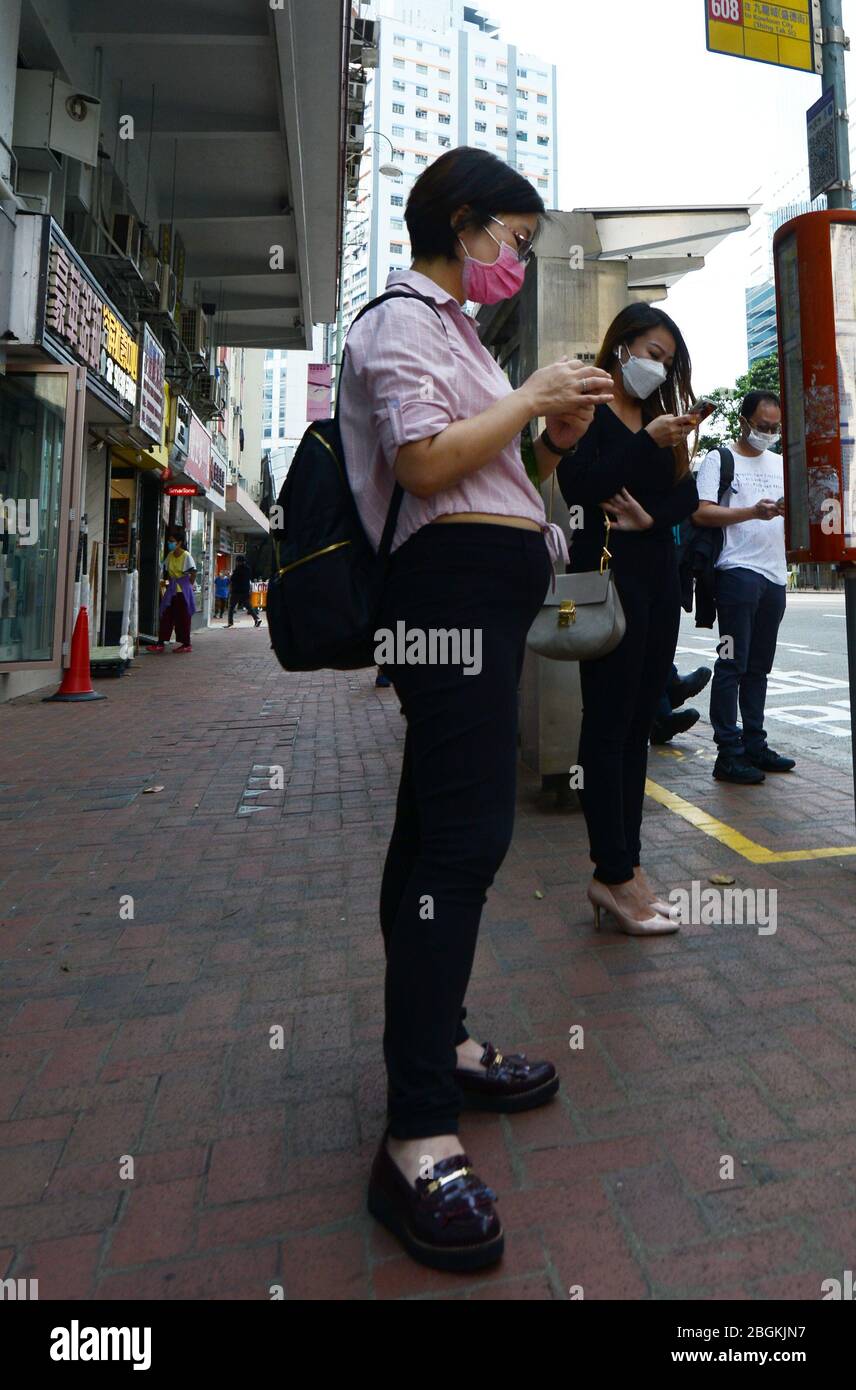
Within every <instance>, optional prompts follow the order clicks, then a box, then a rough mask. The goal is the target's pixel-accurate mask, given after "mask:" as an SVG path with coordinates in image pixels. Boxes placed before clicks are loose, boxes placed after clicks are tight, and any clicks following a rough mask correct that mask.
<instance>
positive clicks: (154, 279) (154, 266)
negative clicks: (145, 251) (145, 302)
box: [140, 256, 163, 302]
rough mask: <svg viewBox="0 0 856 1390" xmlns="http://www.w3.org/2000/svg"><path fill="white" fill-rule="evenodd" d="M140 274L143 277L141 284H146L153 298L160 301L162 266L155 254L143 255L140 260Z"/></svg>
mask: <svg viewBox="0 0 856 1390" xmlns="http://www.w3.org/2000/svg"><path fill="white" fill-rule="evenodd" d="M140 274H141V275H142V277H143V284H144V285H148V287H149V289H150V290H151V291H152V293H153V294H154V296H155V298H156V299H157V300H158V302H160V293H161V285H162V284H163V266H162V264H161V262H160V261H159V260H158V258H157V256H143V259H142V260H141V261H140Z"/></svg>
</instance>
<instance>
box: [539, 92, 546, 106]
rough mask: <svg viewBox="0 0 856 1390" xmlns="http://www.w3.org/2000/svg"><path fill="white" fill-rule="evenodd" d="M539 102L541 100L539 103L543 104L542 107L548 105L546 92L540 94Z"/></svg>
mask: <svg viewBox="0 0 856 1390" xmlns="http://www.w3.org/2000/svg"><path fill="white" fill-rule="evenodd" d="M538 100H539V102H540V103H541V105H542V106H546V105H547V93H546V92H539V93H538Z"/></svg>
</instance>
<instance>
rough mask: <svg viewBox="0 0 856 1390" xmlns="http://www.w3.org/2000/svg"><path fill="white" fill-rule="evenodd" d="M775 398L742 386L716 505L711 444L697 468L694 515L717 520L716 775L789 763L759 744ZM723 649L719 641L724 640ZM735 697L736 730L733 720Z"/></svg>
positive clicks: (777, 588) (772, 533) (775, 473)
mask: <svg viewBox="0 0 856 1390" xmlns="http://www.w3.org/2000/svg"><path fill="white" fill-rule="evenodd" d="M781 422H782V410H781V404H780V401H779V397H778V396H777V395H776V394H775V393H774V392H772V391H750V392H749V394H748V396H746V397H745V399H744V401H743V403H742V405H741V409H740V426H741V429H740V438H739V439H738V440H737V441H736V442H735V443H732V444H729V445H728V446H727V447H728V448H729V449H730V450H731V453H732V454H733V456H734V481H733V482H732V484H731V488H730V490H729V492H728V493H726V495H725V497H724V498H723V505H722V506H720V505H719V502H718V498H719V491H720V487H719V480H720V454H719V451H718V450H717V449H713V450H712V451H711V452H710V453H709V454H708V455H707V457H706V458H705V459H704V460H703V462H702V465H701V467H700V468H699V471H698V475H697V477H696V483H697V486H698V495H699V498H700V500H701V505H700V507H699V509H698V511H697V512H696V513H695V516H694V517H693V520H694V521H695V522H696V524H697V525H699V526H721V527H722V528H723V545H722V550H721V552H720V554H719V558H718V559H717V561H716V568H715V574H714V593H715V599H716V611H717V616H718V619H719V637H720V643H719V645H720V651H721V653H723V654H721V655H720V656H719V659H718V660H717V662H716V665H715V666H714V669H713V682H712V684H711V687H710V722H711V724H712V725H713V734H714V738H715V740H716V744H717V747H718V749H719V752H718V755H717V759H716V763H715V765H714V769H713V775H714V777H715V778H716V779H717V780H718V781H720V782H736V783H737V784H739V785H743V786H746V785H750V784H752V783H757V782H763V781H764V777H765V774H766V773H767V772H790V771H791V768H793V767H794V766H795V763H794V759H793V758H785V757H783V756H782V755H781V754H779V753H776V752H775V751H774V749H772V748H770V747H768V745H767V735H766V734H765V732H764V706H765V704H766V700H767V677H768V675H769V674H770V671H771V670H772V668H773V659H774V657H775V655H776V640H777V637H778V632H779V624H780V623H781V621H782V618H783V616H784V612H785V593H786V589H787V578H788V567H787V561H786V559H785V523H784V496H783V493H784V464H783V461H782V456H781V454H774V453H772V452H771V446H772V445H774V444H776V443H777V442H778V439H779V433H780V430H781ZM729 639H730V642H729V646H728V648H723V645H722V644H723V642H725V641H728V640H729ZM738 703H739V706H740V716H741V719H742V729H741V728H740V727H738V724H737V707H738Z"/></svg>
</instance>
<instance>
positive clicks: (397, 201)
mask: <svg viewBox="0 0 856 1390" xmlns="http://www.w3.org/2000/svg"><path fill="white" fill-rule="evenodd" d="M389 201H390V203H391V204H392V206H393V207H394V208H403V207H404V199H403V198H402V196H401V194H400V193H393V194H392V197H391V198H390V200H389Z"/></svg>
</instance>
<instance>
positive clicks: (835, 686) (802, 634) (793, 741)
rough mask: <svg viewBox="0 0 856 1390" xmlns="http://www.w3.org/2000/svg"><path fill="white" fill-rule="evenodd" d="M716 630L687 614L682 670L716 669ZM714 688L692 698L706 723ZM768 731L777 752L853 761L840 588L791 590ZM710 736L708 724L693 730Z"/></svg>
mask: <svg viewBox="0 0 856 1390" xmlns="http://www.w3.org/2000/svg"><path fill="white" fill-rule="evenodd" d="M717 635H718V634H717V631H716V630H715V629H714V630H710V629H705V628H696V627H695V626H694V619H693V617H692V615H691V614H687V613H685V614H684V615H683V621H682V623H681V635H680V639H679V641H678V651H677V656H676V657H675V660H676V662H677V665H678V670H679V671H681V672H682V674H684V675H685V674H686V673H687V672H688V671H691V670H692V669H693V668H694V667H696V666H701V665H708V666H712V665H713V663H714V661H715V660H716V640H717ZM709 693H710V687H709V686H708V687H707V689H706V690H704V691H703V692H702V694H701V695H697V696H696V697H695V698H694V699H693V700H692V701H691V702H690V703H691V704H692V705H693V706H694V707H695V708H696V709H698V710H699V711H700V712H701V714H702V719H703V721H706V720H707V715H708V705H709ZM766 729H767V740H768V742H769V744H770V746H771V747H772V748H775V749H777V751H778V752H780V753H787V754H788V755H789V756H791V757H793V758H799V757H800V754H801V753H802V754H808V755H811V757H813V758H816V759H818V760H820V761H821V762H825V763H827V764H829V765H830V766H832V767H838V768H843V769H849V767H850V766H851V739H850V692H849V687H848V681H847V645H846V636H845V626H844V595H843V593H841V594H837V593H836V594H813V593H790V594H788V607H787V611H786V613H785V617H784V620H783V622H782V626H781V628H780V629H779V644H778V649H777V652H776V662H775V665H774V667H773V671H772V675H771V676H770V681H769V686H768V690H767V720H766ZM708 736H710V728H709V726H708V725H706V723H705V722H701V723H699V724H697V725H696V726H695V728H694V729H693V730H692V734H691V737H692V738H693V739H694V740H697V739H698V738H699V737H701V738H702V739H704V738H706V737H708ZM675 746H676V747H680V742H679V741H678V742H676V744H675Z"/></svg>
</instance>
